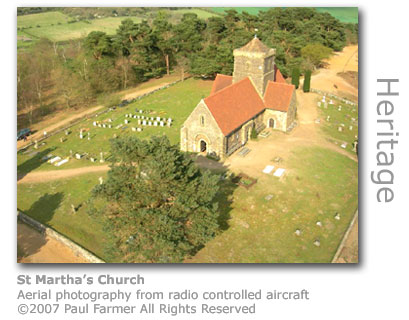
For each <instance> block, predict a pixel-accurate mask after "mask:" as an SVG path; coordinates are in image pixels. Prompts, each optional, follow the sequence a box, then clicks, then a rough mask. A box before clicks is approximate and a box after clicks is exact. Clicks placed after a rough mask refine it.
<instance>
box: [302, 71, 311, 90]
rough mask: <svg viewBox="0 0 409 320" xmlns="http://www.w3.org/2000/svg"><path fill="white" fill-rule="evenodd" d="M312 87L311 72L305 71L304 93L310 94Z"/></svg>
mask: <svg viewBox="0 0 409 320" xmlns="http://www.w3.org/2000/svg"><path fill="white" fill-rule="evenodd" d="M310 86H311V70H307V71H305V75H304V84H303V87H302V89H303V91H304V92H310Z"/></svg>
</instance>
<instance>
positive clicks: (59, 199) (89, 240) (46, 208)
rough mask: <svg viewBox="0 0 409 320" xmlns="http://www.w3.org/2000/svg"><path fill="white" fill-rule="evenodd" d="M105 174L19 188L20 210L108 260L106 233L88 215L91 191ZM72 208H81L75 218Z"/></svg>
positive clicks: (19, 186)
mask: <svg viewBox="0 0 409 320" xmlns="http://www.w3.org/2000/svg"><path fill="white" fill-rule="evenodd" d="M100 176H104V177H105V176H106V174H105V173H98V174H87V175H82V176H78V177H76V178H71V179H62V180H59V181H53V182H47V183H36V184H19V185H17V208H18V209H19V210H21V211H22V212H24V213H26V214H27V215H29V216H30V217H32V218H34V219H36V220H38V221H40V222H41V223H43V224H45V225H47V226H50V227H52V228H53V229H55V230H57V231H58V232H60V233H62V234H63V235H65V236H67V237H68V238H70V239H72V240H74V241H75V242H76V243H78V244H79V245H81V246H83V247H84V248H86V249H88V250H89V251H91V252H94V253H95V254H96V255H98V256H99V257H102V258H104V250H103V247H104V233H103V231H102V226H101V224H100V223H98V221H95V220H94V219H91V218H90V217H89V216H88V214H87V212H86V209H87V208H86V203H85V201H86V200H88V198H89V195H90V191H91V189H92V188H93V187H94V186H95V185H96V184H98V178H99V177H100ZM71 204H74V206H75V207H79V208H78V211H77V212H76V213H75V214H74V213H72V210H71Z"/></svg>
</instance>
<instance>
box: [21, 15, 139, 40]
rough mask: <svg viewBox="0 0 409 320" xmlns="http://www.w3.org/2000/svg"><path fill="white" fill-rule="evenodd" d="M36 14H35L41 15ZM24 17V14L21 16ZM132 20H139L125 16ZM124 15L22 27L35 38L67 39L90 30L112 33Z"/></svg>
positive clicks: (84, 35)
mask: <svg viewBox="0 0 409 320" xmlns="http://www.w3.org/2000/svg"><path fill="white" fill-rule="evenodd" d="M41 14H42V13H40V14H36V15H41ZM23 17H26V16H23ZM127 18H129V19H132V20H133V21H134V22H141V21H142V19H141V18H140V17H127ZM124 19H125V18H124V17H108V18H103V19H94V20H87V21H78V22H73V23H63V24H60V25H59V24H57V25H46V26H42V27H40V28H37V27H33V28H30V29H24V32H25V33H27V34H28V35H30V36H32V37H35V38H47V39H49V40H51V41H57V42H59V41H67V40H71V39H78V38H83V37H86V36H87V35H88V34H89V33H90V32H92V31H103V32H106V33H107V34H114V33H115V31H116V29H117V28H118V26H119V25H120V24H121V21H122V20H124Z"/></svg>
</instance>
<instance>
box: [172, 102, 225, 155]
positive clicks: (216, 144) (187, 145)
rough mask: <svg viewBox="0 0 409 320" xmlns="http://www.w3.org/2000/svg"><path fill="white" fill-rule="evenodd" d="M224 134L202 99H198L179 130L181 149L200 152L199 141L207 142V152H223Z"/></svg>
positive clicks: (218, 153)
mask: <svg viewBox="0 0 409 320" xmlns="http://www.w3.org/2000/svg"><path fill="white" fill-rule="evenodd" d="M223 138H224V136H223V134H222V132H221V131H220V129H219V127H218V126H217V124H216V121H215V120H214V118H213V116H212V115H211V113H210V111H209V109H208V108H207V106H206V104H205V103H204V101H203V100H202V101H200V102H199V104H198V105H197V106H196V108H195V109H194V110H193V111H192V113H191V114H190V116H189V117H188V118H187V119H186V121H185V123H184V124H183V127H182V128H181V130H180V148H181V150H182V151H188V152H200V141H201V140H203V141H205V142H206V144H207V150H206V152H207V153H215V154H217V155H219V156H220V155H221V154H223V150H224V149H223V140H224V139H223Z"/></svg>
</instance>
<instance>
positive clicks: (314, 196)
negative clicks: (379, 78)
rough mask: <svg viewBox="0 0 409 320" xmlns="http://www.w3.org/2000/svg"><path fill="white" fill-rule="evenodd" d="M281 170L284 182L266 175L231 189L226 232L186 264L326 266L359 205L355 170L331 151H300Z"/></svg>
mask: <svg viewBox="0 0 409 320" xmlns="http://www.w3.org/2000/svg"><path fill="white" fill-rule="evenodd" d="M286 167H287V171H288V175H287V176H286V177H285V178H284V180H283V181H280V180H278V178H276V177H274V176H272V175H265V177H263V178H261V179H259V180H258V182H257V183H256V184H255V185H254V186H252V187H251V188H250V189H248V190H247V189H245V188H243V187H240V188H236V189H235V190H234V193H233V196H232V201H233V203H232V204H231V207H232V210H231V211H230V212H229V215H230V217H231V219H230V220H229V221H228V223H229V226H230V227H229V228H228V229H227V230H225V231H224V232H223V233H221V234H220V235H219V236H217V237H216V238H215V239H214V240H212V241H211V242H209V243H208V244H207V245H206V247H205V248H203V249H202V250H201V251H200V252H199V253H198V254H197V255H196V256H195V257H194V258H193V259H191V260H189V261H188V262H195V263H208V262H211V263H213V262H216V263H219V262H227V263H246V262H247V263H318V262H321V263H323V262H330V261H331V259H332V257H333V255H334V254H335V252H336V250H337V248H338V245H339V243H340V242H341V239H342V237H343V235H344V233H345V231H346V229H347V227H348V224H349V222H350V221H351V219H352V216H353V214H354V213H355V210H356V209H357V206H358V165H357V163H356V162H355V161H353V160H351V159H349V158H347V157H345V156H343V155H340V154H339V153H337V152H334V151H330V150H327V149H322V148H317V147H314V148H308V147H303V148H299V149H296V150H294V152H293V153H292V156H291V158H290V159H288V160H287V161H286ZM268 194H272V195H273V198H272V199H271V200H269V201H267V200H265V197H266V195H268ZM336 213H339V214H340V215H341V219H340V220H336V219H335V218H334V216H335V215H336ZM317 221H321V223H322V227H319V226H317V225H316V223H317ZM296 229H300V230H301V235H300V236H297V235H295V230H296ZM317 239H318V240H319V241H320V243H321V245H320V247H316V246H315V245H314V241H315V240H317Z"/></svg>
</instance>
